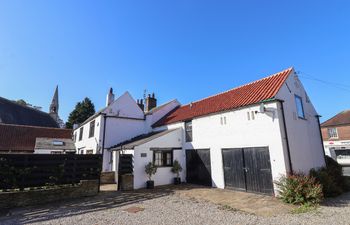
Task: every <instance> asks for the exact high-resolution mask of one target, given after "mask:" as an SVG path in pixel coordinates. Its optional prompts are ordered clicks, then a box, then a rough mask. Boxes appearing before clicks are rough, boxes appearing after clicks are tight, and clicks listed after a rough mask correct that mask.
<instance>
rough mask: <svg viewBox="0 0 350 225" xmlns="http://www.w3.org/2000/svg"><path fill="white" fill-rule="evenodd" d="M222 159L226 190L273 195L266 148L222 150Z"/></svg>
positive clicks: (268, 156) (268, 155)
mask: <svg viewBox="0 0 350 225" xmlns="http://www.w3.org/2000/svg"><path fill="white" fill-rule="evenodd" d="M222 157H223V166H224V178H225V186H226V187H227V188H233V189H237V190H245V191H248V192H257V193H265V194H273V182H272V174H271V163H270V154H269V149H268V147H256V148H239V149H223V150H222Z"/></svg>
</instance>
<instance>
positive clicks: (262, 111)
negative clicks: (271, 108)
mask: <svg viewBox="0 0 350 225" xmlns="http://www.w3.org/2000/svg"><path fill="white" fill-rule="evenodd" d="M265 111H266V108H265V105H264V103H261V104H260V109H259V112H260V113H265Z"/></svg>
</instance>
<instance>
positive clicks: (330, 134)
mask: <svg viewBox="0 0 350 225" xmlns="http://www.w3.org/2000/svg"><path fill="white" fill-rule="evenodd" d="M327 133H328V137H329V138H330V139H332V138H333V139H337V138H339V136H338V129H337V128H336V127H330V128H328V129H327Z"/></svg>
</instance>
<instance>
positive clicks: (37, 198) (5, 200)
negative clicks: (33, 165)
mask: <svg viewBox="0 0 350 225" xmlns="http://www.w3.org/2000/svg"><path fill="white" fill-rule="evenodd" d="M98 186H99V184H98V180H82V181H80V184H78V185H77V186H71V187H69V186H66V187H57V188H54V187H53V188H52V189H46V190H43V189H40V190H28V191H18V192H2V193H0V209H4V208H14V207H21V206H30V205H39V204H44V203H49V202H55V201H59V200H66V199H73V198H79V197H88V196H94V195H97V194H98Z"/></svg>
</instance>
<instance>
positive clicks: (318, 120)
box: [316, 115, 327, 166]
mask: <svg viewBox="0 0 350 225" xmlns="http://www.w3.org/2000/svg"><path fill="white" fill-rule="evenodd" d="M320 117H321V116H320V115H316V118H317V123H318V128H319V131H320V137H321V146H322V150H323V157H324V162H325V163H326V150H325V149H324V145H323V143H324V142H323V136H322V130H321V123H320ZM326 166H327V164H326Z"/></svg>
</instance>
